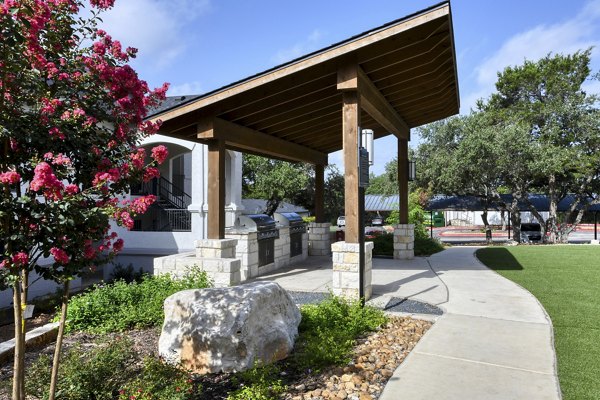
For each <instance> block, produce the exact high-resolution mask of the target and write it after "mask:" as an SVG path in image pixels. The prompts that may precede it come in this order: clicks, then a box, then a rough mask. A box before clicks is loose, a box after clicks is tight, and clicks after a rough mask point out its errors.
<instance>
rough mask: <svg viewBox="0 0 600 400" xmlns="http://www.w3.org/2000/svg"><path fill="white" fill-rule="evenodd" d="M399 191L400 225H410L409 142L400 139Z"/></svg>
mask: <svg viewBox="0 0 600 400" xmlns="http://www.w3.org/2000/svg"><path fill="white" fill-rule="evenodd" d="M398 189H399V194H400V196H399V200H400V201H399V203H400V204H399V207H400V209H399V210H398V211H399V212H400V223H401V224H408V140H405V139H398Z"/></svg>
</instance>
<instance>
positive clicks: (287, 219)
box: [273, 212, 304, 226]
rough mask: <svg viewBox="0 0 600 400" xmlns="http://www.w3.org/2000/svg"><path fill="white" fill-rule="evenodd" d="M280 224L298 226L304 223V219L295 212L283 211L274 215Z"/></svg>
mask: <svg viewBox="0 0 600 400" xmlns="http://www.w3.org/2000/svg"><path fill="white" fill-rule="evenodd" d="M273 217H275V220H276V221H277V223H278V224H280V225H283V226H298V225H303V224H304V220H303V219H302V217H301V216H300V215H298V214H296V213H295V212H282V213H275V214H274V215H273Z"/></svg>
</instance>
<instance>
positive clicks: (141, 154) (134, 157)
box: [130, 147, 146, 171]
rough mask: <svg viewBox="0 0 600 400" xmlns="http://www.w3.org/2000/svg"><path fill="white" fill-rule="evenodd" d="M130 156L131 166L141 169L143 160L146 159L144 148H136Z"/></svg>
mask: <svg viewBox="0 0 600 400" xmlns="http://www.w3.org/2000/svg"><path fill="white" fill-rule="evenodd" d="M130 158H131V163H132V164H133V168H135V169H136V170H138V171H141V170H142V169H143V168H144V162H145V160H146V149H144V148H142V147H140V148H138V149H136V151H135V153H133V154H131V156H130Z"/></svg>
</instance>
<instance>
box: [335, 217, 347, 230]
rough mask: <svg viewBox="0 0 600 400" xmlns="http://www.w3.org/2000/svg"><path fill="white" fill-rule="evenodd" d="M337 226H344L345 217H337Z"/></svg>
mask: <svg viewBox="0 0 600 400" xmlns="http://www.w3.org/2000/svg"><path fill="white" fill-rule="evenodd" d="M337 226H338V228H341V227H342V226H346V217H338V219H337Z"/></svg>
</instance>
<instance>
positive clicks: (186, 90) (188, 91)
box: [167, 81, 204, 96]
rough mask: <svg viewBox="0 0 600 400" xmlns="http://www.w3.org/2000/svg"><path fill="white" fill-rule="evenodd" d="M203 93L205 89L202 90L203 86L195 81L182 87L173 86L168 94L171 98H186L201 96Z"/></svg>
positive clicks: (181, 85) (183, 84)
mask: <svg viewBox="0 0 600 400" xmlns="http://www.w3.org/2000/svg"><path fill="white" fill-rule="evenodd" d="M203 92H204V89H203V88H202V84H201V83H200V82H198V81H194V82H185V83H182V84H180V85H171V87H169V91H168V93H167V94H168V95H169V96H186V95H192V94H201V93H203Z"/></svg>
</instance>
